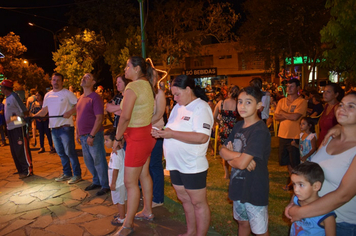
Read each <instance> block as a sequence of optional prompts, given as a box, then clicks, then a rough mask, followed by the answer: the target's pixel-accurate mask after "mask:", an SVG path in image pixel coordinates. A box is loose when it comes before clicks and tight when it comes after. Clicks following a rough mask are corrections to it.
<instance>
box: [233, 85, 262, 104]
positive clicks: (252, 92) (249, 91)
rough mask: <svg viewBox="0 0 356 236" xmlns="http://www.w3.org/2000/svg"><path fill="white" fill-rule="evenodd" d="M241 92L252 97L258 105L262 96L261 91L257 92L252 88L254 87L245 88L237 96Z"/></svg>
mask: <svg viewBox="0 0 356 236" xmlns="http://www.w3.org/2000/svg"><path fill="white" fill-rule="evenodd" d="M243 92H245V93H246V94H248V95H251V96H252V97H254V98H255V99H256V103H259V102H261V100H262V95H263V94H262V92H261V90H259V89H258V88H257V87H254V86H248V87H245V88H243V89H241V90H240V92H239V95H240V94H241V93H243Z"/></svg>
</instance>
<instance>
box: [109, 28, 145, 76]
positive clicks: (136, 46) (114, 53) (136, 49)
mask: <svg viewBox="0 0 356 236" xmlns="http://www.w3.org/2000/svg"><path fill="white" fill-rule="evenodd" d="M125 35H126V37H127V38H126V42H125V44H124V45H121V43H120V42H118V41H117V40H115V38H116V37H114V38H113V39H111V40H110V42H109V43H107V45H106V51H105V53H104V56H105V61H106V63H108V64H109V65H110V70H111V74H112V76H113V77H115V75H117V74H119V73H122V72H123V71H124V68H125V66H126V61H127V59H128V58H129V57H130V56H132V55H141V53H142V50H141V30H140V28H139V27H133V26H128V27H127V29H126V34H125ZM118 37H119V35H118Z"/></svg>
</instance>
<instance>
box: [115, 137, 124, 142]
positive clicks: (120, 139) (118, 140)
mask: <svg viewBox="0 0 356 236" xmlns="http://www.w3.org/2000/svg"><path fill="white" fill-rule="evenodd" d="M123 139H124V137H121V138H119V139H116V136H115V137H114V140H115V141H117V142H120V141H122V140H123Z"/></svg>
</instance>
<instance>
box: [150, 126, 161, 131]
mask: <svg viewBox="0 0 356 236" xmlns="http://www.w3.org/2000/svg"><path fill="white" fill-rule="evenodd" d="M152 129H155V130H160V129H159V128H157V127H154V126H153V127H152Z"/></svg>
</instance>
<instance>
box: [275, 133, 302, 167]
mask: <svg viewBox="0 0 356 236" xmlns="http://www.w3.org/2000/svg"><path fill="white" fill-rule="evenodd" d="M293 140H294V141H295V142H296V143H297V144H299V139H285V138H279V165H281V166H286V165H290V166H291V167H293V168H294V167H296V166H297V165H299V164H300V154H299V149H298V148H296V147H294V146H292V144H291V142H292V141H293Z"/></svg>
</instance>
